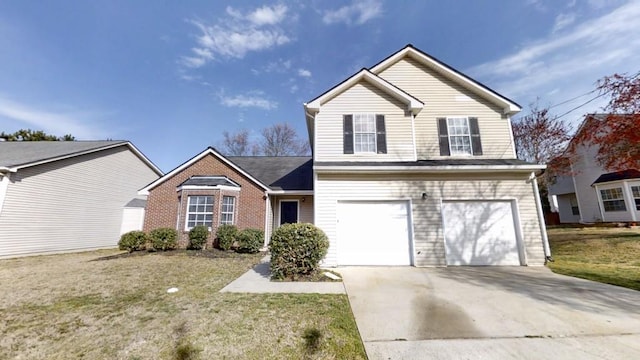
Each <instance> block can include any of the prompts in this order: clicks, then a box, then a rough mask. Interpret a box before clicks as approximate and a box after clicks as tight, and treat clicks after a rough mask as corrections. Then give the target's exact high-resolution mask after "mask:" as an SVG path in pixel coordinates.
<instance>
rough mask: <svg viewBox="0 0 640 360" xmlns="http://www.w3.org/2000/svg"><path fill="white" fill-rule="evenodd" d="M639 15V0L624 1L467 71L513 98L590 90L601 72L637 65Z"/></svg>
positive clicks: (559, 97)
mask: <svg viewBox="0 0 640 360" xmlns="http://www.w3.org/2000/svg"><path fill="white" fill-rule="evenodd" d="M639 17H640V3H639V2H637V1H629V2H628V3H626V4H625V5H623V6H620V7H618V8H616V9H614V10H612V11H610V12H608V13H607V14H605V15H602V16H600V17H598V18H593V19H591V20H588V21H585V22H582V23H581V24H580V25H578V26H574V27H572V28H570V29H565V31H563V32H559V33H551V34H550V35H549V36H547V37H546V38H542V39H539V40H537V41H535V42H533V43H531V44H527V45H526V46H525V47H524V48H522V49H520V50H518V51H516V52H514V53H511V54H509V55H507V56H505V57H503V58H501V59H497V60H495V61H491V62H488V63H485V64H481V65H478V66H475V67H474V68H472V69H470V71H469V73H470V74H471V75H472V76H474V77H475V78H477V79H479V80H481V81H483V82H485V83H488V84H491V86H492V87H494V88H495V89H497V90H499V91H500V92H501V93H504V94H505V95H507V96H509V97H512V98H514V100H515V99H516V98H518V99H520V102H524V103H527V102H530V101H533V100H535V98H536V97H538V96H540V97H541V104H544V103H551V104H553V103H558V102H561V101H564V100H567V99H569V98H572V97H575V96H578V95H580V94H583V93H586V92H588V91H590V90H593V89H594V88H595V85H594V83H595V82H596V80H598V79H600V78H602V77H603V76H606V75H611V74H613V73H621V72H634V73H635V72H637V71H638V68H637V66H638V65H637V64H640V38H639V37H638V36H637V34H639V33H640V21H637V19H638V18H639ZM554 89H556V91H555V92H554ZM551 96H553V97H552V98H551ZM586 100H588V99H583V98H581V99H579V100H577V103H570V104H567V105H566V106H564V108H563V107H559V108H557V109H554V110H555V111H556V113H562V112H563V110H564V109H569V108H571V107H575V106H576V105H579V104H580V101H582V102H584V101H586ZM603 101H604V99H603ZM602 103H603V102H602V101H600V102H598V101H595V102H594V103H592V104H589V106H588V107H585V108H584V109H581V112H580V111H577V112H576V116H579V115H580V114H581V113H582V114H583V113H584V112H585V111H598V110H599V109H598V108H597V106H601V105H602Z"/></svg>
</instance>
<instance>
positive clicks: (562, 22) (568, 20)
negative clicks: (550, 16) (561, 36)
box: [553, 13, 576, 32]
mask: <svg viewBox="0 0 640 360" xmlns="http://www.w3.org/2000/svg"><path fill="white" fill-rule="evenodd" d="M575 21H576V14H573V13H569V14H560V15H558V16H556V21H555V23H554V24H553V32H556V31H560V30H562V29H564V28H566V27H567V26H569V25H571V24H573V23H574V22H575Z"/></svg>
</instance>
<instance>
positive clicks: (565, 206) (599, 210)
mask: <svg viewBox="0 0 640 360" xmlns="http://www.w3.org/2000/svg"><path fill="white" fill-rule="evenodd" d="M606 117H607V115H606V114H590V115H587V116H586V117H585V120H584V122H587V121H604V120H606ZM581 129H582V127H581ZM573 141H575V140H573ZM572 145H573V148H574V150H573V152H572V154H571V155H570V165H569V166H570V168H569V169H567V170H569V171H568V173H567V174H565V175H561V176H557V177H556V179H555V182H554V183H552V184H551V185H549V202H550V203H551V204H552V210H553V211H556V212H558V214H559V215H560V222H561V223H595V222H638V221H640V170H638V169H627V170H624V171H615V172H611V171H609V170H607V169H605V168H603V167H602V166H601V165H600V164H598V162H597V161H596V155H597V153H598V147H597V146H594V145H592V144H572Z"/></svg>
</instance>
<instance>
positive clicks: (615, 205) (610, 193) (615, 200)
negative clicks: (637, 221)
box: [600, 188, 627, 212]
mask: <svg viewBox="0 0 640 360" xmlns="http://www.w3.org/2000/svg"><path fill="white" fill-rule="evenodd" d="M600 197H601V198H602V206H603V207H604V211H606V212H610V211H627V207H626V206H625V204H624V198H623V197H622V188H613V189H602V190H600Z"/></svg>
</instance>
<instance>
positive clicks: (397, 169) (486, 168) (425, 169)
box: [313, 164, 547, 173]
mask: <svg viewBox="0 0 640 360" xmlns="http://www.w3.org/2000/svg"><path fill="white" fill-rule="evenodd" d="M546 167H547V166H546V165H538V164H532V165H446V166H420V167H418V166H357V165H356V166H350V165H347V166H335V165H329V166H323V165H314V167H313V170H314V171H318V172H334V173H354V172H356V173H357V172H362V173H364V172H372V171H375V172H379V173H380V172H384V173H401V172H420V173H431V172H438V173H454V172H466V171H472V172H495V171H513V172H527V173H530V172H532V171H539V170H544V169H545V168H546Z"/></svg>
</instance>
